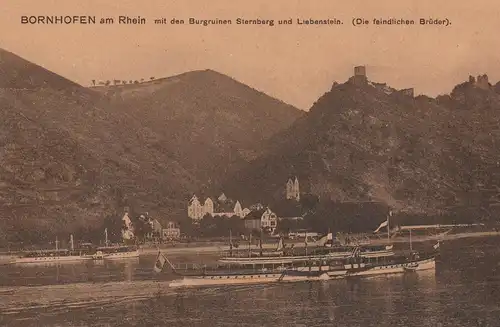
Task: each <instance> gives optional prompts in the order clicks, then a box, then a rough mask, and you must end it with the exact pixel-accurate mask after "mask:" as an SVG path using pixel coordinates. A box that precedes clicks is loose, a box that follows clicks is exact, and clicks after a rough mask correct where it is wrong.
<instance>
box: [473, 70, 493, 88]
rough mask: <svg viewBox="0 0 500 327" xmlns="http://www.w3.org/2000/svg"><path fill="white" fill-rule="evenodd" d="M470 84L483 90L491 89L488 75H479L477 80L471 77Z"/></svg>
mask: <svg viewBox="0 0 500 327" xmlns="http://www.w3.org/2000/svg"><path fill="white" fill-rule="evenodd" d="M469 83H470V84H472V85H473V86H475V87H477V88H480V89H483V90H489V89H490V88H491V85H490V82H489V81H488V75H486V74H483V75H478V76H477V79H476V78H475V77H474V76H472V75H469Z"/></svg>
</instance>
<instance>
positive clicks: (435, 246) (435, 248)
mask: <svg viewBox="0 0 500 327" xmlns="http://www.w3.org/2000/svg"><path fill="white" fill-rule="evenodd" d="M438 248H439V241H438V242H437V243H436V244H434V250H437V249H438Z"/></svg>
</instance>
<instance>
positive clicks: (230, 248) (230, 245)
mask: <svg viewBox="0 0 500 327" xmlns="http://www.w3.org/2000/svg"><path fill="white" fill-rule="evenodd" d="M229 256H230V257H232V256H233V233H232V230H231V229H230V230H229Z"/></svg>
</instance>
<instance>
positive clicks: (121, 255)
mask: <svg viewBox="0 0 500 327" xmlns="http://www.w3.org/2000/svg"><path fill="white" fill-rule="evenodd" d="M133 258H139V251H138V250H137V251H130V252H117V253H106V254H104V255H103V256H102V259H104V260H123V259H133Z"/></svg>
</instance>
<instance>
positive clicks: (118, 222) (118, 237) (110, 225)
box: [94, 214, 126, 243]
mask: <svg viewBox="0 0 500 327" xmlns="http://www.w3.org/2000/svg"><path fill="white" fill-rule="evenodd" d="M125 228H126V226H125V224H124V222H123V220H122V219H121V218H120V217H119V216H118V214H114V215H108V216H106V218H104V221H103V224H102V227H101V228H98V229H97V231H96V234H97V235H100V236H97V240H99V241H103V240H104V238H105V234H104V233H105V232H104V231H105V230H106V229H107V231H108V241H109V242H111V243H121V241H122V231H123V230H125ZM94 237H95V236H94Z"/></svg>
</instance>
